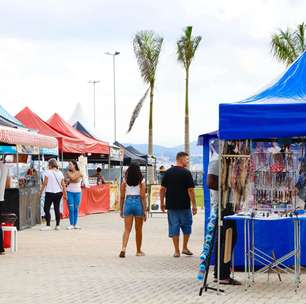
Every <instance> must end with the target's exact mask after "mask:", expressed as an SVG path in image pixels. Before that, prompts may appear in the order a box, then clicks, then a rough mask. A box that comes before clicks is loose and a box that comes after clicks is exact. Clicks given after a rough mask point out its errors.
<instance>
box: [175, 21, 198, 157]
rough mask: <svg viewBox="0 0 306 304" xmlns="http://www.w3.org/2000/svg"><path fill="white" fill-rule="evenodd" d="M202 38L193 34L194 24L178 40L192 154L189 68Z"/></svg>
mask: <svg viewBox="0 0 306 304" xmlns="http://www.w3.org/2000/svg"><path fill="white" fill-rule="evenodd" d="M201 40H202V37H201V36H195V37H193V36H192V26H187V27H186V28H185V29H184V34H183V35H182V37H181V38H180V39H179V40H178V41H177V43H176V45H177V59H178V61H179V62H181V63H182V64H183V66H184V69H185V74H186V78H185V141H184V142H185V152H187V153H188V154H190V140H189V68H190V65H191V62H192V60H193V58H194V55H195V53H196V50H197V48H198V46H199V44H200V42H201Z"/></svg>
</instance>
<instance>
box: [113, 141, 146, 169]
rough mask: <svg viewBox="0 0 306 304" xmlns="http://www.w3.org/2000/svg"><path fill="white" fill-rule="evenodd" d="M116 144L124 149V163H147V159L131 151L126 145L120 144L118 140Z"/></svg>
mask: <svg viewBox="0 0 306 304" xmlns="http://www.w3.org/2000/svg"><path fill="white" fill-rule="evenodd" d="M114 145H116V146H118V147H120V148H123V149H124V164H125V165H129V164H130V163H131V162H132V161H137V162H138V163H139V165H142V166H144V165H146V160H145V159H144V158H143V157H140V156H139V155H137V154H135V153H133V152H131V151H130V150H128V149H127V148H126V147H125V146H124V145H122V144H120V143H119V142H118V141H116V142H114ZM136 151H137V150H136Z"/></svg>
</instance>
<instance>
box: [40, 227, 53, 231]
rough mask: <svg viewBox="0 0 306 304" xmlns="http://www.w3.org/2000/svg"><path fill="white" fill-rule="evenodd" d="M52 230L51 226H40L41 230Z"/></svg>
mask: <svg viewBox="0 0 306 304" xmlns="http://www.w3.org/2000/svg"><path fill="white" fill-rule="evenodd" d="M50 230H51V227H50V226H45V227H42V228H40V231H50Z"/></svg>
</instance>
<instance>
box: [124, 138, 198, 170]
mask: <svg viewBox="0 0 306 304" xmlns="http://www.w3.org/2000/svg"><path fill="white" fill-rule="evenodd" d="M127 145H132V146H133V147H134V148H135V149H137V150H138V151H139V152H141V153H144V154H146V153H147V150H148V148H147V145H146V144H125V146H127ZM153 150H154V155H155V156H156V158H157V164H158V165H164V166H166V167H167V166H170V165H171V164H173V163H175V157H176V154H177V153H178V152H180V151H184V146H183V145H180V146H175V147H170V148H169V147H164V146H160V145H154V148H153ZM190 151H191V152H190V154H191V164H192V167H194V168H195V169H197V170H202V163H203V147H202V146H198V145H197V142H192V143H191V144H190Z"/></svg>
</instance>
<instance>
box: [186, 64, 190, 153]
mask: <svg viewBox="0 0 306 304" xmlns="http://www.w3.org/2000/svg"><path fill="white" fill-rule="evenodd" d="M188 93H189V70H188V69H186V88H185V152H186V153H188V154H189V155H190V140H189V100H188V97H189V96H188Z"/></svg>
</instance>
